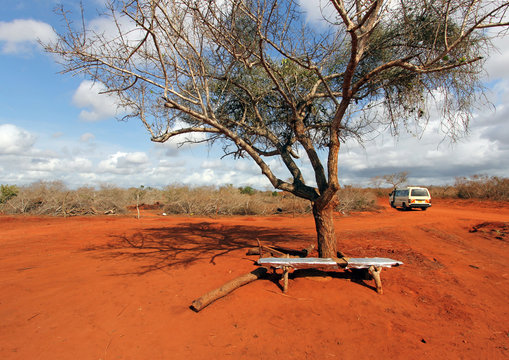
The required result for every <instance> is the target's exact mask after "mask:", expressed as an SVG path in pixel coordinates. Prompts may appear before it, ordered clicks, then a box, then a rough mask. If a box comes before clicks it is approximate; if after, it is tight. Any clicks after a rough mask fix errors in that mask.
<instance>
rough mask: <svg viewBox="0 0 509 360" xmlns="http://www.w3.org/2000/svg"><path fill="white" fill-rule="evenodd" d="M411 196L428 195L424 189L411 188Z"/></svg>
mask: <svg viewBox="0 0 509 360" xmlns="http://www.w3.org/2000/svg"><path fill="white" fill-rule="evenodd" d="M412 196H429V195H428V191H427V190H426V189H412Z"/></svg>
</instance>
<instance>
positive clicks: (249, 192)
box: [239, 186, 255, 195]
mask: <svg viewBox="0 0 509 360" xmlns="http://www.w3.org/2000/svg"><path fill="white" fill-rule="evenodd" d="M239 191H240V193H241V194H246V195H253V194H254V193H255V189H253V188H252V187H251V186H244V187H240V188H239Z"/></svg>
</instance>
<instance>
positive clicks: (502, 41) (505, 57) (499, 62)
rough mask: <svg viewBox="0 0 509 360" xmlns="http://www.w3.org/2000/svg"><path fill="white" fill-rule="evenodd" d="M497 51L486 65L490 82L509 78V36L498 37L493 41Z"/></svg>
mask: <svg viewBox="0 0 509 360" xmlns="http://www.w3.org/2000/svg"><path fill="white" fill-rule="evenodd" d="M493 45H494V46H495V48H496V49H495V50H494V51H493V52H492V53H491V54H490V56H489V58H488V60H487V61H486V64H485V69H486V71H487V72H488V74H489V75H488V79H489V80H496V79H499V78H507V77H509V66H507V64H508V63H509V36H504V37H497V38H495V39H494V40H493Z"/></svg>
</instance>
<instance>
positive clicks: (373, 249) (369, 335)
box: [0, 201, 509, 360]
mask: <svg viewBox="0 0 509 360" xmlns="http://www.w3.org/2000/svg"><path fill="white" fill-rule="evenodd" d="M508 221H509V206H508V205H507V204H503V206H501V205H500V204H496V203H472V202H468V203H464V202H460V201H447V202H446V201H435V203H434V204H433V207H432V208H431V209H429V210H428V211H426V212H423V211H419V210H417V211H410V212H403V211H397V210H394V209H390V208H388V207H386V206H385V207H384V208H383V209H382V210H380V211H379V212H374V213H361V214H354V215H352V216H342V217H340V216H338V217H337V219H336V228H337V230H336V232H337V238H338V244H339V248H340V249H341V251H343V252H344V253H345V254H347V255H348V256H352V257H362V256H382V257H390V258H393V259H397V260H401V261H403V262H404V263H405V264H404V265H403V266H401V267H399V268H393V269H388V270H384V271H383V272H382V281H383V285H384V295H378V294H377V293H376V292H375V291H374V288H373V282H372V281H362V280H357V279H354V278H351V277H350V275H349V274H348V273H346V272H344V271H339V272H338V273H337V274H328V276H316V274H315V276H308V277H304V276H302V274H301V275H300V276H299V274H298V273H294V276H291V277H290V286H289V292H288V294H287V295H283V294H282V293H281V290H280V288H279V287H278V284H276V279H275V278H272V279H270V280H259V281H256V282H254V283H251V284H249V285H246V286H244V287H242V288H240V289H237V290H236V291H235V292H233V293H232V294H230V295H228V296H227V297H224V298H222V299H220V300H218V301H217V302H215V303H213V304H212V305H210V306H209V307H207V308H205V309H204V310H202V311H201V312H200V313H195V312H193V311H191V310H190V309H189V306H190V304H191V302H192V301H193V300H194V299H196V298H197V297H199V296H201V295H203V294H204V293H205V292H207V291H209V290H211V289H213V288H215V287H218V286H220V285H222V284H223V283H225V282H227V281H228V280H230V279H233V278H235V277H236V276H238V275H241V274H243V273H246V272H249V271H251V270H253V269H254V268H255V266H254V264H253V262H254V261H255V260H256V257H248V256H246V255H245V253H246V248H249V247H252V246H255V245H256V240H255V239H256V238H259V239H260V240H261V241H262V242H263V243H265V244H274V245H279V246H285V247H293V248H304V247H306V246H307V245H309V244H310V243H312V242H314V225H313V220H312V218H311V217H295V218H294V217H287V216H273V217H235V218H217V219H211V218H195V217H191V218H185V217H163V216H156V215H154V214H150V213H148V212H145V213H144V217H142V219H141V220H136V219H135V218H133V217H106V216H105V217H75V218H65V219H64V218H49V217H21V216H20V217H9V216H0V259H1V260H0V289H1V291H0V359H186V360H190V359H269V358H283V359H369V358H373V359H400V358H401V359H428V358H431V359H459V358H461V359H507V358H509V306H508V298H509V266H508V265H509V260H508V259H509V243H508V241H509V235H508V236H506V235H505V233H504V231H503V230H504V229H506V230H507V222H508ZM482 223H487V224H492V225H483V226H481V227H478V228H477V231H475V232H470V230H472V229H473V228H474V227H475V226H476V225H479V224H482ZM503 223H506V225H505V226H506V227H505V228H504V224H503ZM501 224H502V225H501ZM490 226H491V227H492V228H490ZM501 229H502V230H501ZM492 230H493V231H492ZM501 234H503V235H501ZM322 275H324V274H322Z"/></svg>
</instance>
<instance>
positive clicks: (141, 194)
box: [133, 185, 149, 220]
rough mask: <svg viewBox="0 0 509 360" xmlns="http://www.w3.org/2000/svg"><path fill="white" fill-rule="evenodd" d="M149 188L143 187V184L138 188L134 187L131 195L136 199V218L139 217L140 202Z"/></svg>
mask: <svg viewBox="0 0 509 360" xmlns="http://www.w3.org/2000/svg"><path fill="white" fill-rule="evenodd" d="M148 189H149V188H145V186H144V185H141V186H140V187H139V188H136V189H134V192H133V196H134V199H135V200H136V213H137V218H138V220H139V219H140V202H141V201H142V200H143V197H144V196H145V194H146V192H147V190H148Z"/></svg>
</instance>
